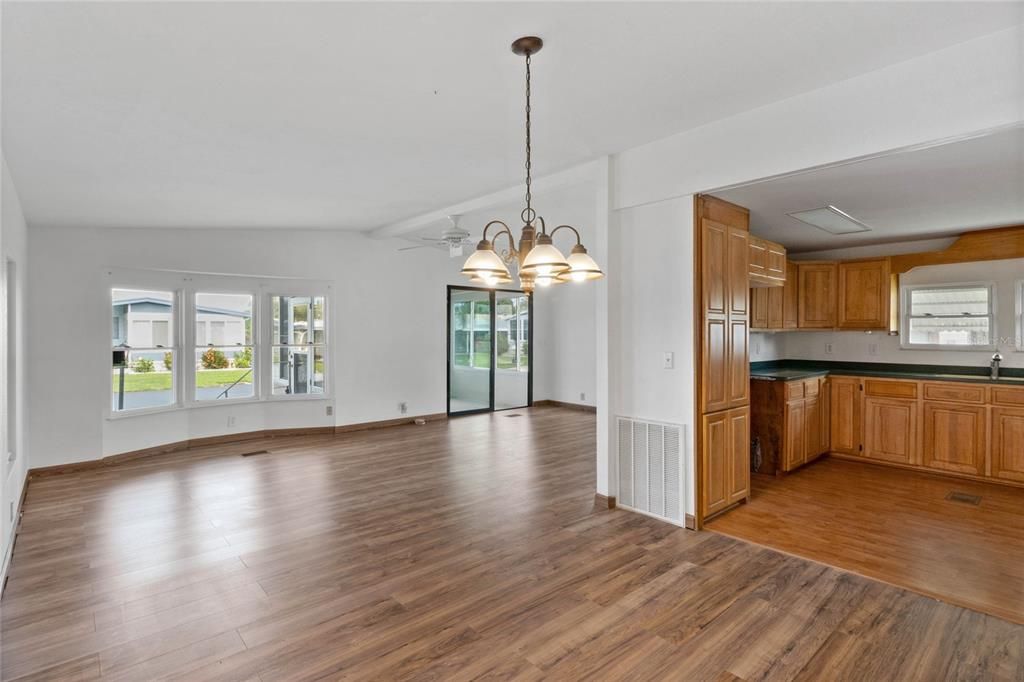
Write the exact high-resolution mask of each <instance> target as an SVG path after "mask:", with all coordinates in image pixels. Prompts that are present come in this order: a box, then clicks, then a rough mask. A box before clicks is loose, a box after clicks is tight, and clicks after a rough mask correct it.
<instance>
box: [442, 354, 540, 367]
mask: <svg viewBox="0 0 1024 682" xmlns="http://www.w3.org/2000/svg"><path fill="white" fill-rule="evenodd" d="M526 364H527V363H523V367H524V369H525V367H526ZM455 365H456V366H457V367H468V366H469V353H456V354H455ZM473 366H474V367H479V368H482V369H486V368H488V367H490V366H491V354H490V353H488V352H487V351H477V352H476V353H475V355H474V357H473ZM515 366H516V357H515V355H513V354H512V353H508V354H506V355H499V356H498V369H513V368H515Z"/></svg>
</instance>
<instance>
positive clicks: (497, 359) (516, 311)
mask: <svg viewBox="0 0 1024 682" xmlns="http://www.w3.org/2000/svg"><path fill="white" fill-rule="evenodd" d="M530 304H531V302H530V297H529V296H526V295H525V294H523V293H522V292H519V291H494V290H491V289H472V288H468V287H454V286H452V287H448V414H471V413H474V412H486V411H490V410H504V409H511V408H515V407H526V406H528V405H529V404H530V403H531V398H532V385H531V374H530V365H531V363H530V350H531V349H530V335H531V329H530V312H531V310H530Z"/></svg>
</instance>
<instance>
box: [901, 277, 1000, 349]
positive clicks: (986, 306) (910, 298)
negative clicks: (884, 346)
mask: <svg viewBox="0 0 1024 682" xmlns="http://www.w3.org/2000/svg"><path fill="white" fill-rule="evenodd" d="M902 294H903V295H902V299H903V325H902V332H901V339H900V341H901V343H900V345H901V347H902V348H915V349H941V350H991V349H992V348H993V347H994V345H995V344H994V342H993V340H994V339H995V334H996V329H995V315H994V312H993V311H994V309H995V286H994V285H993V284H991V283H980V284H950V285H928V286H907V287H903V292H902Z"/></svg>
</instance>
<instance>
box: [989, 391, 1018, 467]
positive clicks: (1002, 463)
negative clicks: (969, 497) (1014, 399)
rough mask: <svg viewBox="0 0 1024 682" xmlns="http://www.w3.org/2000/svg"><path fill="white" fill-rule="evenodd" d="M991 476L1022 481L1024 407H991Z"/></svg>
mask: <svg viewBox="0 0 1024 682" xmlns="http://www.w3.org/2000/svg"><path fill="white" fill-rule="evenodd" d="M992 476H993V477H995V478H998V479H1002V480H1005V481H1017V482H1020V483H1024V408H1015V407H993V408H992Z"/></svg>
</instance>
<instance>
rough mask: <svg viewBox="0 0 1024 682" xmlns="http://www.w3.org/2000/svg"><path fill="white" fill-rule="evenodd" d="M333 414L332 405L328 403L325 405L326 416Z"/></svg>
mask: <svg viewBox="0 0 1024 682" xmlns="http://www.w3.org/2000/svg"><path fill="white" fill-rule="evenodd" d="M333 414H334V405H328V406H327V416H328V417H330V416H331V415H333Z"/></svg>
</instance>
